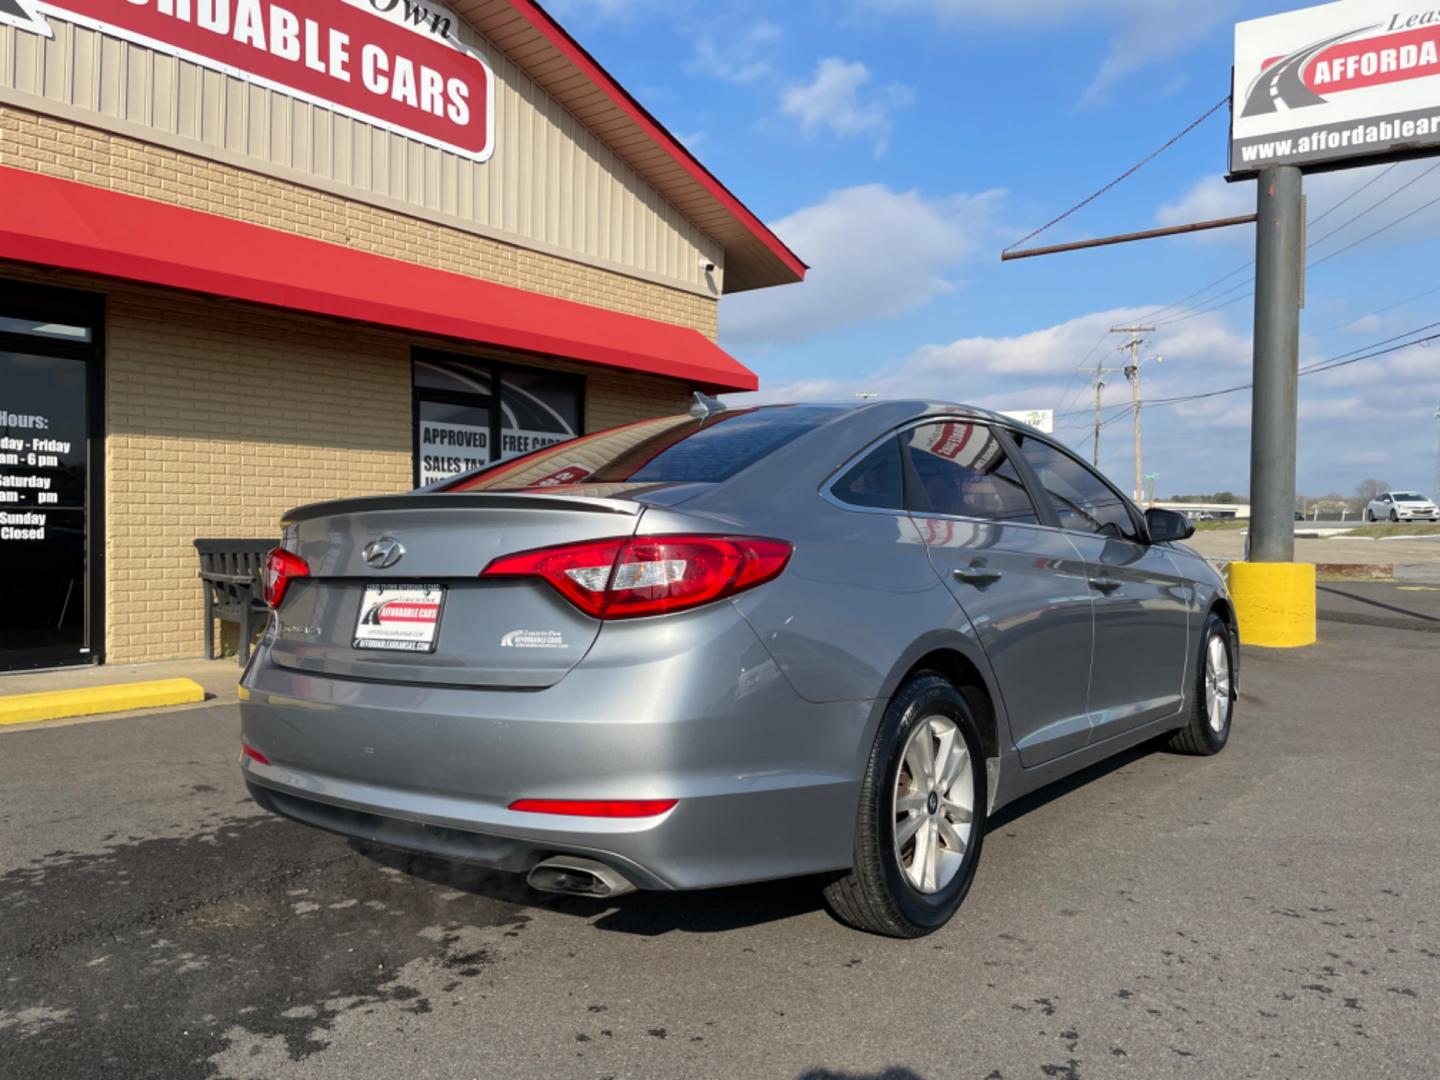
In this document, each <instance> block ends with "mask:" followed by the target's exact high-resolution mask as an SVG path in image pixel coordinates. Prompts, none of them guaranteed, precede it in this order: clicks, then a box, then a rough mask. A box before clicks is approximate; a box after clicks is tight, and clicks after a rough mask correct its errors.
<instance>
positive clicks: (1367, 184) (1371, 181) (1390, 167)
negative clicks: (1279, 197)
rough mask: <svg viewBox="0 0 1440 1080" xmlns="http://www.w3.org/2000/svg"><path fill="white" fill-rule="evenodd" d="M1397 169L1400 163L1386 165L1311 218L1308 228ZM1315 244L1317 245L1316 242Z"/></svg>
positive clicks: (1317, 223)
mask: <svg viewBox="0 0 1440 1080" xmlns="http://www.w3.org/2000/svg"><path fill="white" fill-rule="evenodd" d="M1399 167H1400V162H1398V161H1397V162H1395V163H1394V164H1393V165H1387V166H1386V167H1385V168H1384V169H1382V170H1380V172H1378V173H1376V174H1375V175H1374V176H1372V177H1371V178H1370V179H1369V180H1366V181H1365V183H1363V184H1361V185H1360V186H1359V187H1358V188H1356V189H1355V190H1354V191H1352V192H1350V194H1349V195H1346V196H1345V197H1344V198H1343V199H1341V200H1340V201H1339V202H1337V203H1336V204H1335V205H1334V206H1332V207H1330V209H1329V210H1326V211H1325V212H1324V213H1323V214H1321V215H1319V216H1318V217H1315V218H1312V219H1311V220H1310V226H1311V228H1314V227H1315V226H1316V225H1319V224H1320V222H1322V221H1324V220H1325V219H1326V218H1327V217H1329V216H1330V215H1331V214H1333V213H1335V211H1336V210H1339V209H1340V208H1341V207H1342V206H1344V205H1345V204H1346V203H1348V202H1349V201H1350V200H1351V199H1353V198H1355V196H1357V195H1359V194H1361V193H1362V192H1364V191H1366V190H1367V189H1369V188H1370V187H1373V186H1374V185H1375V184H1378V183H1379V182H1380V181H1381V180H1384V179H1385V177H1387V176H1389V175H1390V174H1391V173H1392V172H1393V171H1394V170H1396V169H1397V168H1399ZM1316 242H1317V243H1318V241H1316Z"/></svg>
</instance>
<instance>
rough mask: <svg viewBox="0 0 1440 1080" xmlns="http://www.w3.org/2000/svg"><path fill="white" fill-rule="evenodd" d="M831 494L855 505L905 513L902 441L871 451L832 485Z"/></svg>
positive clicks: (889, 442) (890, 440)
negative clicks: (901, 464)
mask: <svg viewBox="0 0 1440 1080" xmlns="http://www.w3.org/2000/svg"><path fill="white" fill-rule="evenodd" d="M830 494H831V495H833V496H835V498H837V499H839V500H840V501H841V502H843V503H849V504H850V505H851V506H864V507H869V508H872V509H876V510H903V509H904V508H905V484H904V480H903V474H902V471H901V467H900V441H899V440H898V439H894V438H891V439H886V440H885V441H884V442H883V443H881V444H880V445H879V446H877V447H876V448H875V449H874V450H871V451H870V453H868V454H866V455H865V456H864V457H863V458H861V459H860V460H859V461H857V462H856V463H855V464H854V465H852V466H851V467H850V468H849V469H848V470H846V472H845V475H844V476H842V477H840V479H839V480H836V481H835V483H834V484H832V485H831V486H830Z"/></svg>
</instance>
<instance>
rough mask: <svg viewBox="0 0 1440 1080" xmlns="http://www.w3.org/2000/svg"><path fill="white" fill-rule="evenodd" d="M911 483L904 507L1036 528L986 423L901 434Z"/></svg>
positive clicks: (951, 423) (948, 423)
mask: <svg viewBox="0 0 1440 1080" xmlns="http://www.w3.org/2000/svg"><path fill="white" fill-rule="evenodd" d="M901 438H902V439H903V441H904V443H905V448H906V451H907V453H908V455H909V458H910V467H911V479H912V483H911V484H910V485H909V487H908V488H907V491H906V504H907V507H908V509H910V510H913V511H915V512H916V513H931V514H949V515H953V516H955V517H969V518H982V519H985V520H988V521H1005V522H1019V523H1024V524H1030V525H1035V524H1038V523H1039V520H1040V519H1039V517H1038V515H1037V514H1036V513H1035V504H1034V503H1033V502H1032V501H1031V499H1030V496H1029V494H1028V493H1027V492H1026V491H1025V484H1024V481H1022V480H1021V478H1020V474H1019V472H1018V471H1016V469H1015V465H1014V463H1013V462H1011V460H1010V457H1009V454H1008V453H1007V452H1006V450H1005V446H1004V444H1003V443H1002V442H1000V440H999V439H998V438H996V436H995V432H994V431H992V430H991V429H990V428H988V427H986V426H985V425H984V424H976V423H971V422H970V421H968V420H942V421H939V422H937V423H933V424H921V425H920V426H919V427H915V428H911V429H910V430H909V431H907V432H906V433H905V434H904V435H903V436H901Z"/></svg>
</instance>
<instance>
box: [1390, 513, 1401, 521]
mask: <svg viewBox="0 0 1440 1080" xmlns="http://www.w3.org/2000/svg"><path fill="white" fill-rule="evenodd" d="M1390 523H1391V524H1392V525H1399V524H1400V515H1399V514H1397V513H1396V512H1395V511H1394V510H1391V511H1390Z"/></svg>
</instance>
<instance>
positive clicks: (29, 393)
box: [0, 282, 103, 672]
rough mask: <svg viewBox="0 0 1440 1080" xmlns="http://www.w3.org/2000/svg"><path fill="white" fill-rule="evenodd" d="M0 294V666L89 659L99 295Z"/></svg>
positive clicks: (95, 651) (95, 605)
mask: <svg viewBox="0 0 1440 1080" xmlns="http://www.w3.org/2000/svg"><path fill="white" fill-rule="evenodd" d="M0 293H3V299H0V567H3V572H0V672H4V671H21V670H26V669H33V668H41V667H56V666H61V665H66V664H84V663H92V662H95V661H97V660H98V659H99V658H100V657H99V653H100V644H99V643H100V641H101V640H102V638H101V633H102V631H101V624H100V602H99V596H100V592H99V589H100V584H101V583H100V580H99V567H98V566H97V565H96V564H95V560H93V559H92V556H91V553H92V551H95V552H98V551H99V550H101V548H100V544H99V537H98V535H97V527H98V524H99V507H100V500H99V498H98V492H99V483H100V477H99V475H98V473H99V460H100V459H99V456H98V446H99V419H100V410H99V407H98V406H99V394H100V388H101V386H103V383H102V381H101V372H100V354H99V338H100V307H99V298H98V297H91V296H89V295H87V294H71V293H63V292H59V291H57V290H50V289H39V288H32V287H28V286H21V285H18V284H17V283H14V282H5V283H4V288H3V290H0Z"/></svg>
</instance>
